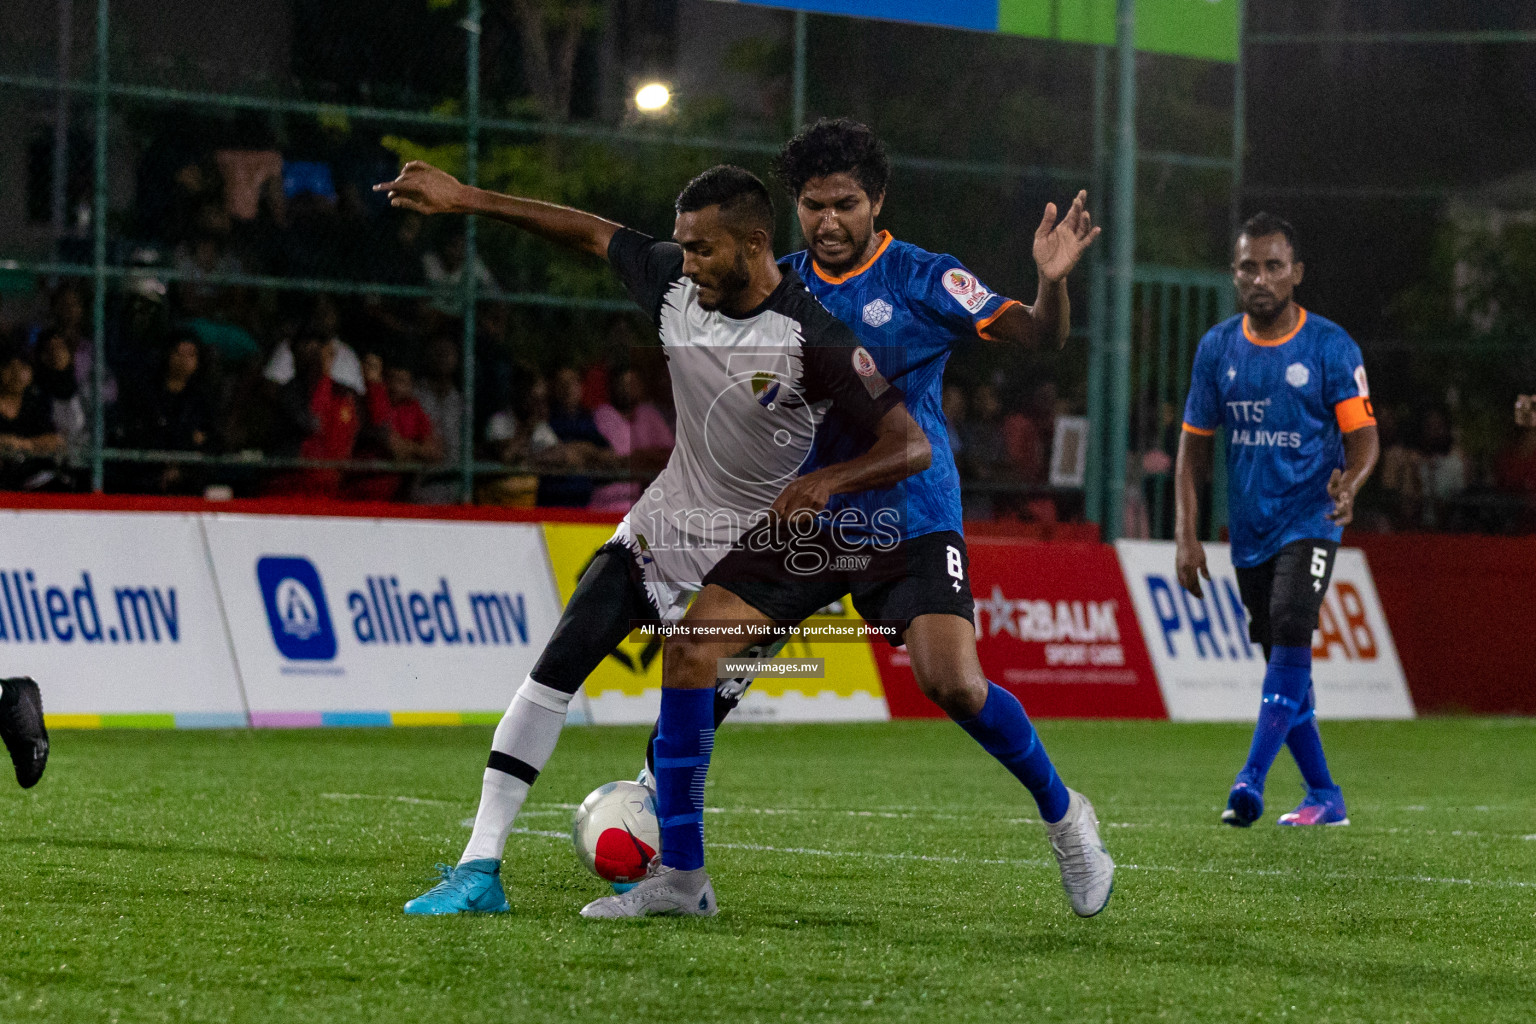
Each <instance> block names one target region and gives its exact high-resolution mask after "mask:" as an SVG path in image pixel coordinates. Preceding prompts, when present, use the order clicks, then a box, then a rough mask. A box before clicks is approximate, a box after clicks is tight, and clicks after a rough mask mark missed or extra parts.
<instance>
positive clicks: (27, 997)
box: [0, 719, 1536, 1024]
mask: <svg viewBox="0 0 1536 1024" xmlns="http://www.w3.org/2000/svg"><path fill="white" fill-rule="evenodd" d="M1041 732H1042V733H1043V735H1044V737H1045V740H1046V742H1047V744H1048V746H1049V748H1050V750H1051V751H1052V753H1053V755H1054V756H1055V758H1056V761H1057V764H1058V765H1059V766H1060V768H1061V770H1062V773H1063V775H1064V776H1065V778H1066V779H1067V781H1068V782H1069V784H1071V785H1073V786H1075V787H1077V788H1080V789H1081V790H1083V791H1084V792H1085V793H1087V794H1088V795H1089V796H1090V797H1091V798H1092V799H1093V800H1094V801H1095V802H1096V804H1097V806H1098V811H1099V816H1100V818H1101V820H1102V821H1103V822H1104V823H1105V824H1106V825H1107V827H1106V828H1105V830H1104V834H1105V837H1106V841H1107V843H1108V845H1109V847H1110V850H1111V852H1112V853H1113V854H1114V856H1115V858H1116V860H1117V861H1118V862H1119V863H1120V871H1119V874H1118V875H1117V878H1116V883H1115V895H1114V898H1113V900H1111V902H1110V905H1109V908H1108V910H1106V911H1105V912H1104V913H1103V914H1102V915H1101V916H1100V917H1098V918H1096V919H1094V920H1089V921H1081V920H1078V919H1077V918H1075V917H1073V916H1072V914H1071V912H1070V910H1069V909H1068V906H1067V901H1066V898H1065V896H1064V895H1063V893H1062V891H1061V887H1060V882H1059V879H1058V875H1057V872H1056V868H1055V866H1054V863H1053V862H1051V861H1050V854H1049V851H1048V848H1047V846H1046V843H1045V839H1044V836H1043V834H1042V829H1041V827H1040V826H1039V825H1038V824H1037V823H1035V822H1033V821H1032V820H1029V819H1031V818H1032V817H1033V814H1034V807H1033V804H1032V803H1031V802H1030V801H1029V800H1028V799H1027V796H1026V794H1025V793H1024V792H1023V791H1022V789H1020V788H1019V787H1018V786H1017V784H1016V783H1014V782H1013V780H1012V778H1011V777H1010V776H1008V775H1006V774H1005V773H1004V771H1003V770H1002V769H1001V768H1000V767H999V766H998V765H996V764H995V763H994V762H992V761H991V760H990V759H988V758H987V757H986V756H985V755H984V754H983V753H982V752H981V751H980V750H979V749H977V748H976V747H975V745H974V744H973V743H972V742H971V740H970V739H969V738H967V737H966V736H965V735H964V734H963V733H962V732H961V731H960V730H959V729H956V728H955V727H954V726H952V725H949V724H947V723H940V722H935V723H927V722H922V723H914V722H909V723H893V724H889V725H849V726H800V727H787V726H745V725H743V726H734V727H732V726H728V727H727V728H725V729H724V730H722V731H721V733H720V738H719V745H718V747H717V748H716V755H715V765H714V768H713V769H712V771H711V774H710V781H709V786H710V788H709V804H710V806H711V808H713V809H714V813H710V814H708V815H707V818H706V820H707V824H708V829H709V832H708V836H709V839H710V841H711V843H712V847H711V850H710V853H709V866H710V868H711V871H712V873H713V876H714V880H715V886H716V889H717V891H718V893H719V896H720V906H721V913H720V916H719V917H718V918H715V919H713V920H698V919H690V920H681V921H680V920H667V919H657V920H648V921H634V922H590V921H584V920H581V919H580V918H578V917H577V915H576V911H577V909H578V908H579V907H580V906H581V905H582V904H583V903H585V902H586V901H587V900H590V899H592V898H594V897H595V896H598V895H600V894H602V892H603V889H602V888H601V887H600V885H599V883H598V882H597V881H596V880H595V879H593V878H592V877H590V876H588V875H585V874H584V873H583V872H582V870H581V868H580V867H579V866H578V865H577V863H576V861H575V858H574V856H573V855H572V852H571V848H570V844H569V842H567V841H565V840H563V839H561V838H559V837H558V836H551V835H548V833H563V832H564V831H565V830H566V829H567V827H568V825H569V819H570V805H571V804H573V803H575V802H577V801H579V800H580V799H581V798H582V797H583V796H584V795H585V794H586V793H587V792H588V791H589V790H591V789H592V788H594V787H595V786H596V785H598V784H600V783H602V782H606V781H608V780H611V779H615V778H625V777H630V776H632V775H633V773H634V769H635V768H636V767H637V766H638V760H639V754H640V744H641V741H642V739H643V733H642V732H641V731H640V730H637V729H597V728H574V729H571V730H568V731H567V732H566V734H565V736H564V737H563V738H562V739H561V741H560V748H559V749H558V750H557V751H556V753H555V757H554V759H553V760H552V762H551V764H550V766H549V769H548V771H547V772H546V773H545V775H544V778H543V779H541V780H540V782H539V784H538V786H537V787H536V788H535V790H534V795H533V800H532V802H531V803H530V804H529V806H528V808H527V812H526V813H525V815H524V818H523V820H522V823H521V824H522V826H523V827H525V828H526V829H529V830H531V831H530V832H528V833H524V834H519V835H514V836H513V838H512V840H511V843H510V845H509V848H508V867H507V872H506V874H507V876H508V877H507V881H508V886H507V888H508V894H509V896H510V898H511V901H512V905H513V912H512V913H510V914H506V915H502V916H499V917H478V918H449V919H411V918H406V917H405V916H404V915H402V914H401V912H400V906H401V904H402V903H403V902H404V901H405V900H407V899H409V898H411V897H412V896H415V895H417V894H418V893H420V892H421V891H422V890H423V889H425V888H426V887H427V885H429V884H430V883H431V881H432V878H431V877H430V876H431V868H432V864H433V862H434V861H439V860H444V861H450V860H454V859H456V858H457V855H458V853H459V851H460V849H461V848H462V846H463V843H464V841H465V839H466V838H467V837H468V834H469V832H468V829H467V828H466V826H465V819H467V818H469V817H470V816H472V815H473V813H474V809H475V802H476V799H477V797H478V794H479V788H480V771H481V766H482V765H483V764H484V761H485V751H486V749H487V744H488V742H489V730H485V729H478V728H462V729H441V730H437V729H393V730H391V729H380V730H355V731H352V730H331V731H315V732H222V733H193V732H181V733H174V732H161V733H145V732H130V731H120V732H101V733H85V732H59V733H57V734H56V735H55V753H54V759H53V763H52V764H51V765H50V767H49V769H48V774H47V776H46V777H45V778H44V779H43V782H42V783H41V785H39V786H38V788H37V789H35V790H32V791H30V792H27V793H22V792H21V791H20V790H17V789H15V788H14V787H9V786H8V787H7V788H6V789H5V790H3V791H0V823H3V824H0V837H3V843H4V845H3V850H4V858H3V863H4V868H3V872H0V935H3V936H4V941H3V944H0V1020H3V1021H7V1022H9V1021H18V1022H19V1021H28V1022H33V1021H38V1022H41V1021H68V1022H72V1024H74V1022H92V1021H101V1022H108V1021H123V1022H129V1021H134V1022H137V1021H219V1022H223V1021H281V1022H285V1024H287V1022H297V1021H325V1022H354V1021H355V1022H365V1021H366V1022H384V1021H409V1022H411V1024H428V1022H432V1024H436V1022H453V1021H500V1022H508V1024H512V1022H517V1024H527V1022H537V1021H555V1020H561V1021H564V1020H571V1021H580V1022H585V1021H623V1022H626V1024H631V1022H638V1021H644V1020H655V1021H666V1022H675V1021H688V1022H692V1021H781V1020H782V1021H828V1022H843V1021H896V1020H900V1021H921V1022H924V1024H933V1022H947V1021H993V1020H996V1021H1009V1022H1036V1021H1054V1020H1061V1021H1074V1022H1080V1021H1141V1020H1149V1021H1150V1020H1159V1021H1161V1020H1167V1021H1221V1022H1228V1021H1256V1020H1264V1021H1276V1020H1293V1021H1305V1022H1317V1021H1368V1022H1373V1024H1374V1022H1382V1021H1413V1022H1419V1021H1480V1022H1481V1021H1495V1020H1499V1021H1505V1020H1507V1021H1515V1020H1520V1021H1531V1020H1533V1019H1536V955H1533V949H1536V722H1532V721H1530V720H1521V721H1511V720H1476V719H1441V720H1426V721H1420V722H1413V723H1394V724H1385V723H1378V724H1367V723H1352V724H1326V725H1325V726H1324V737H1325V740H1326V742H1327V743H1328V745H1329V750H1330V753H1331V754H1332V757H1333V764H1334V768H1335V771H1336V773H1337V775H1338V777H1339V778H1340V780H1341V781H1342V783H1343V785H1344V787H1345V793H1346V795H1347V796H1348V798H1349V809H1350V815H1351V817H1352V818H1353V820H1354V822H1355V824H1354V825H1353V826H1351V827H1349V828H1340V829H1312V830H1289V829H1281V828H1277V827H1276V826H1275V825H1274V824H1273V820H1274V816H1275V815H1276V814H1278V813H1280V812H1281V811H1285V810H1288V809H1289V808H1290V807H1291V805H1292V804H1293V803H1294V802H1295V801H1296V799H1297V798H1298V796H1299V782H1298V779H1297V775H1296V772H1295V769H1294V767H1293V766H1292V765H1291V763H1290V761H1289V755H1287V754H1284V753H1282V754H1281V762H1280V765H1279V766H1278V767H1277V769H1276V771H1275V773H1274V776H1273V778H1272V779H1271V782H1270V801H1271V807H1270V808H1269V810H1268V811H1267V812H1266V815H1265V821H1264V822H1262V823H1260V824H1259V825H1257V826H1255V827H1254V828H1252V829H1249V830H1247V831H1238V830H1234V829H1230V828H1227V827H1225V826H1222V825H1220V824H1218V822H1217V814H1218V811H1219V809H1220V807H1221V805H1222V803H1223V801H1224V798H1225V794H1226V787H1227V785H1228V783H1229V782H1230V780H1231V777H1232V774H1233V772H1234V770H1235V769H1236V768H1237V766H1238V764H1239V762H1240V760H1241V758H1242V755H1243V753H1244V752H1245V751H1246V748H1247V739H1248V730H1247V728H1246V727H1243V726H1237V725H1233V726H1225V725H1222V726H1216V725H1170V724H1166V723H1134V724H1133V723H1081V722H1050V723H1044V724H1043V726H1042V728H1041Z"/></svg>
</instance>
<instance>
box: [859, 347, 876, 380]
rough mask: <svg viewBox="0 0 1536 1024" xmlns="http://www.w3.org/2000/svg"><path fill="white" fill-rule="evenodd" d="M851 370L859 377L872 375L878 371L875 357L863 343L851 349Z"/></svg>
mask: <svg viewBox="0 0 1536 1024" xmlns="http://www.w3.org/2000/svg"><path fill="white" fill-rule="evenodd" d="M853 372H854V373H856V374H858V375H859V376H860V377H873V376H874V375H875V374H877V373H879V372H880V368H879V367H877V366H876V365H875V357H874V356H872V355H870V354H869V350H868V349H866V348H865V347H864V346H863V345H860V346H859V347H858V348H856V349H854V350H853Z"/></svg>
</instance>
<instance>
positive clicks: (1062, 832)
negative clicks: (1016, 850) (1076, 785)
mask: <svg viewBox="0 0 1536 1024" xmlns="http://www.w3.org/2000/svg"><path fill="white" fill-rule="evenodd" d="M1067 792H1068V793H1069V794H1071V800H1070V801H1069V802H1068V804H1067V813H1066V814H1065V815H1063V816H1062V819H1061V820H1060V821H1058V822H1055V823H1054V824H1047V825H1046V826H1045V830H1046V833H1047V834H1048V835H1049V836H1050V839H1051V849H1052V850H1054V851H1055V853H1056V863H1057V864H1059V865H1061V885H1062V888H1064V889H1066V890H1067V897H1068V898H1069V899H1071V901H1072V910H1073V911H1074V912H1075V913H1076V914H1077V916H1078V917H1092V916H1093V915H1094V914H1097V913H1098V912H1099V911H1101V910H1103V909H1104V907H1105V905H1106V904H1107V903H1109V894H1110V893H1111V892H1113V891H1114V888H1115V862H1114V860H1113V859H1111V858H1110V856H1109V851H1108V850H1106V849H1104V843H1103V842H1102V841H1101V840H1100V839H1099V819H1098V817H1097V816H1096V815H1095V814H1094V813H1093V804H1091V803H1089V802H1088V798H1087V797H1085V796H1083V794H1081V793H1079V792H1077V791H1076V790H1074V789H1069V790H1067Z"/></svg>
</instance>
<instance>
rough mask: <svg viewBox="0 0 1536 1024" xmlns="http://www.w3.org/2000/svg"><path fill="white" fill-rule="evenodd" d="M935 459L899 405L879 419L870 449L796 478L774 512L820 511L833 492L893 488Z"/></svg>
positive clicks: (785, 513) (921, 433)
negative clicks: (844, 460)
mask: <svg viewBox="0 0 1536 1024" xmlns="http://www.w3.org/2000/svg"><path fill="white" fill-rule="evenodd" d="M932 462H933V448H932V447H931V446H930V445H929V444H928V436H927V435H926V434H924V433H923V428H922V427H920V426H918V425H917V421H916V420H914V419H913V418H912V414H911V413H909V412H907V407H906V405H904V404H903V405H898V406H895V407H894V408H892V409H891V410H890V411H889V412H887V413H886V414H885V415H884V416H882V417H881V418H880V423H879V425H878V426H877V427H876V428H875V443H874V444H872V445H870V447H869V451H867V452H865V453H864V454H863V455H860V456H858V457H857V458H853V459H849V460H848V461H847V462H839V463H836V464H834V465H831V466H825V467H823V468H821V469H818V470H815V471H814V472H811V473H807V474H805V476H802V477H800V478H798V479H796V480H795V481H793V482H792V483H791V484H790V485H789V486H788V487H786V488H784V490H783V492H782V493H781V494H780V495H779V497H778V499H777V500H776V501H775V502H774V503H773V511H774V512H775V513H776V514H778V515H781V516H789V515H793V514H794V513H796V512H802V511H809V512H820V511H821V510H822V509H824V508H826V507H827V499H829V498H831V497H832V495H834V494H849V493H852V492H854V491H873V490H879V489H881V488H884V487H890V486H891V485H892V484H895V483H898V482H900V481H902V480H905V479H906V478H907V477H909V476H912V475H913V474H914V473H921V472H922V471H923V470H925V469H927V468H928V467H929V465H931V464H932Z"/></svg>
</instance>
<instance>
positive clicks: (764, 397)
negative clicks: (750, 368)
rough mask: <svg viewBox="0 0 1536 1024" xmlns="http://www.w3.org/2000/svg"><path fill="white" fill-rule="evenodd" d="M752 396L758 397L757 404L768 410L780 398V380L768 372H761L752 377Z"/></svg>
mask: <svg viewBox="0 0 1536 1024" xmlns="http://www.w3.org/2000/svg"><path fill="white" fill-rule="evenodd" d="M752 394H754V395H756V396H757V404H759V405H761V406H763V407H764V408H767V407H768V406H770V405H772V404H773V400H774V399H775V398H778V397H779V378H777V377H775V376H774V375H773V374H771V373H769V372H768V371H767V370H759V371H758V372H757V373H754V374H753V375H752Z"/></svg>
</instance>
